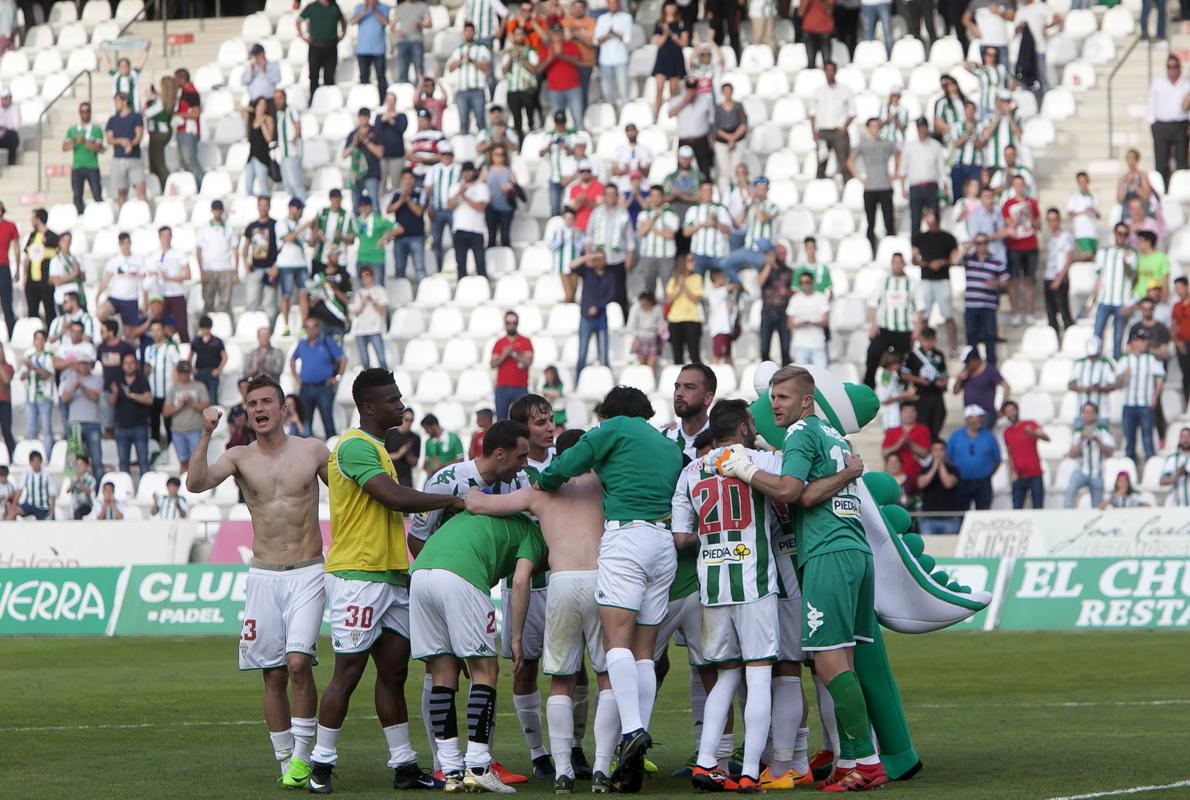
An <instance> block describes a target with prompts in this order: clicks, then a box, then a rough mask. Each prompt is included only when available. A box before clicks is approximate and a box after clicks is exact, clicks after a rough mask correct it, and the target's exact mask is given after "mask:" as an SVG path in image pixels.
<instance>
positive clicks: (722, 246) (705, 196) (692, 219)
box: [682, 178, 736, 282]
mask: <svg viewBox="0 0 1190 800" xmlns="http://www.w3.org/2000/svg"><path fill="white" fill-rule="evenodd" d="M713 190H714V184H713V183H711V180H710V179H709V178H703V179H702V181H701V182H700V183H699V185H698V204H697V205H694V206H691V207H690V210H689V211H687V212H686V217H685V219H684V220H682V234H683V235H684V236H686V238H688V239H689V240H690V252H691V254H693V256H694V268H695V271H697V272H698V274H699V275H700V276H704V277H705V276H706V273H707V270H709V269H712V268H714V269H719V268H721V267H722V263H721V262H722V259H723V258H725V257H726V256H727V254H728V251H729V247H730V245H729V244H728V236H729V235H730V234H731V215H730V214H728V213H727V209H726V208H724V207H723V206H721V205H720V204H718V203H716V202H714V201H713V200H712V197H713ZM729 277H730V278H731V279H732V281H733V282H734V281H735V278H736V275H734V274H733V275H730V276H729Z"/></svg>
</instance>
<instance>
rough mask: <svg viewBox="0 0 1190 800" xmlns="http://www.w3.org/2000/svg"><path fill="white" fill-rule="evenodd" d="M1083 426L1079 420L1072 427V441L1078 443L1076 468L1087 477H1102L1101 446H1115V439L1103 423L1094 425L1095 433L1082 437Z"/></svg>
mask: <svg viewBox="0 0 1190 800" xmlns="http://www.w3.org/2000/svg"><path fill="white" fill-rule="evenodd" d="M1082 431H1083V426H1082V422H1081V421H1080V422H1079V424H1078V425H1077V426H1075V428H1074V437H1075V438H1074V441H1075V443H1076V444H1077V445H1078V449H1079V452H1078V469H1079V471H1080V472H1082V473H1083V474H1084V475H1086V476H1087V477H1088V478H1102V477H1103V447H1104V445H1106V446H1108V447H1115V446H1116V440H1115V439H1114V438H1112V435H1111V431H1109V430H1108V429H1107V428H1106V427H1104V426H1103V425H1096V426H1095V434H1094V436H1092V437H1091V438H1090V439H1083V438H1082Z"/></svg>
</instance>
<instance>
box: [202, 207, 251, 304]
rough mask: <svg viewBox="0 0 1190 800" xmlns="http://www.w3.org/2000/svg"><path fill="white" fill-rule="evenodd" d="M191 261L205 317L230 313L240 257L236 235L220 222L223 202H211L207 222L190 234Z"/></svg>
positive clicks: (225, 224) (229, 227)
mask: <svg viewBox="0 0 1190 800" xmlns="http://www.w3.org/2000/svg"><path fill="white" fill-rule="evenodd" d="M194 239H195V258H196V260H197V262H198V273H199V279H200V280H201V281H202V304H203V308H204V309H205V310H206V312H207V313H208V314H210V313H214V312H220V313H223V314H228V315H230V314H231V288H232V287H233V286H235V285H236V284H237V283H239V280H240V276H239V271H240V254H239V251H238V250H237V249H236V235H235V232H234V231H232V229H231V226H230V225H228V224H227V222H226V221H225V220H224V219H223V201H222V200H217V199H216V200H212V201H211V221H210V222H208V223H207V224H206V225H202V226H200V227H199V228H198V229H197V230H196V231H195V232H194Z"/></svg>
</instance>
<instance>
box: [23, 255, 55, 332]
mask: <svg viewBox="0 0 1190 800" xmlns="http://www.w3.org/2000/svg"><path fill="white" fill-rule="evenodd" d="M48 266H49V265H48V264H47V265H45V267H46V268H48ZM39 305H40V306H42V307H44V308H45V313H44V314H38V312H37V307H38V306H39ZM25 315H26V316H29V317H37V316H40V317H41V318H42V319H43V320H45V324H46V326H47V327H48V326H49V324H50V323H51V322H53V321H54V317H56V316H58V312H57V311H56V310H55V309H54V287H53V286H50V284H49V281H39V282H34V281H28V282H26V283H25Z"/></svg>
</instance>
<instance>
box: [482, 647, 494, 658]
mask: <svg viewBox="0 0 1190 800" xmlns="http://www.w3.org/2000/svg"><path fill="white" fill-rule="evenodd" d="M479 654H480V655H481V656H483V655H495V653H493V652H492V648H490V647H488V646H487V645H486V644H481V645H480V646H479Z"/></svg>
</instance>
